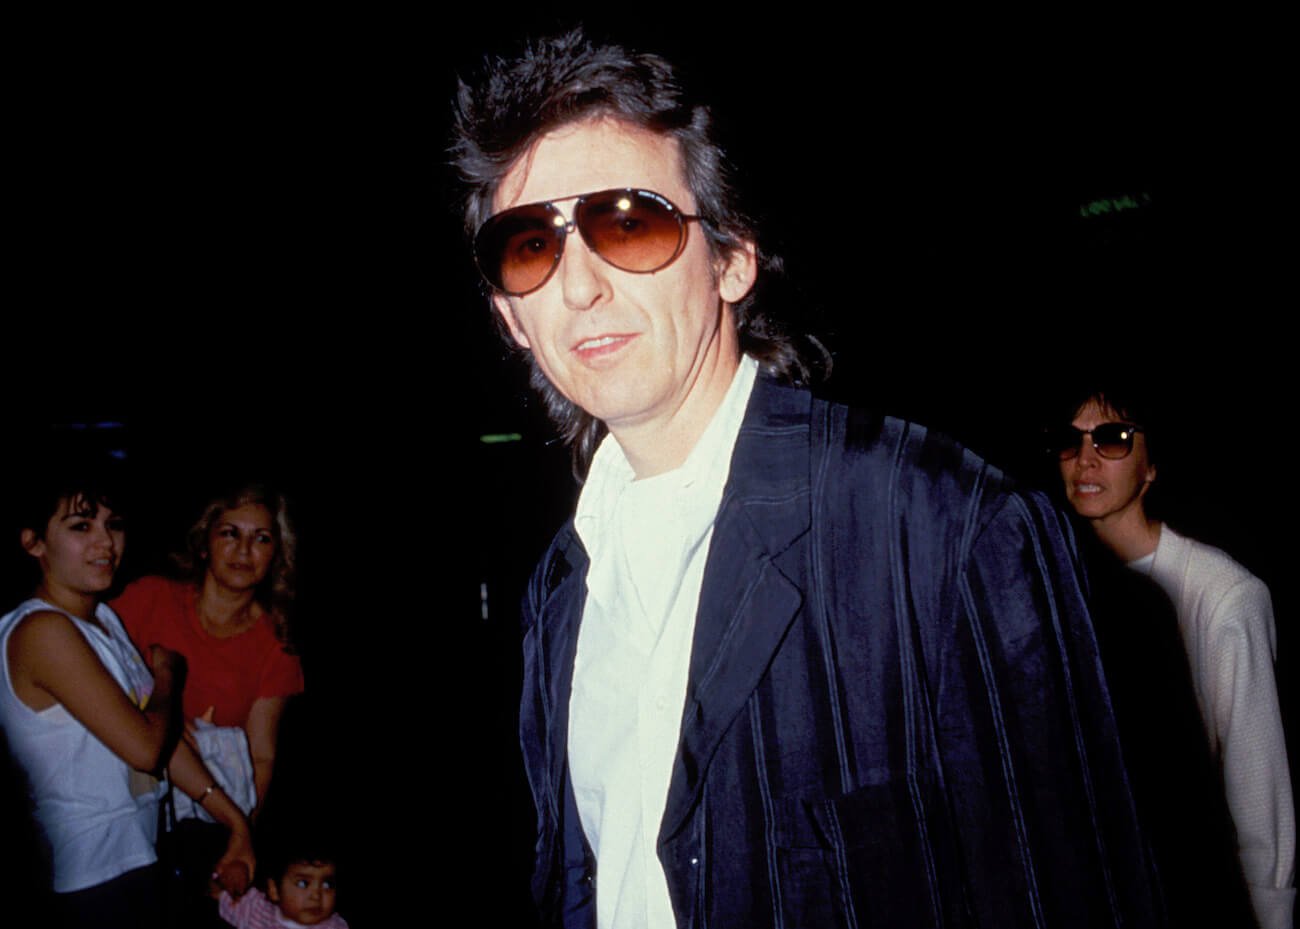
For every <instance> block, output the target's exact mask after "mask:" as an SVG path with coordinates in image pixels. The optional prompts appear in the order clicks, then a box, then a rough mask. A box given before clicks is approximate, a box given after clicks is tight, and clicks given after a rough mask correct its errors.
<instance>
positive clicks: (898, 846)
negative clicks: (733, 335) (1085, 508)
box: [521, 378, 1159, 929]
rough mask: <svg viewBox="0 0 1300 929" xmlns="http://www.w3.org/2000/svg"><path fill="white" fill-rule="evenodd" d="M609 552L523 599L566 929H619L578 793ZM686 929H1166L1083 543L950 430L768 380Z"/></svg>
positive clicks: (675, 820) (532, 765)
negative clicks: (601, 903)
mask: <svg viewBox="0 0 1300 929" xmlns="http://www.w3.org/2000/svg"><path fill="white" fill-rule="evenodd" d="M587 564H588V562H587V557H586V554H585V552H584V551H583V549H582V546H581V544H580V542H579V541H578V539H577V537H576V535H575V534H574V532H573V528H572V525H571V524H570V525H569V526H566V527H565V528H564V529H563V530H561V532H560V533H559V535H558V536H557V538H556V539H555V541H554V542H553V543H552V546H551V548H550V550H549V551H548V552H547V554H546V556H545V557H544V558H543V560H542V562H541V564H540V565H539V567H538V570H537V572H536V574H535V576H534V578H533V582H532V584H531V586H530V590H529V593H528V595H527V597H526V598H525V604H524V624H525V643H524V675H525V677H524V693H523V707H522V717H521V736H522V743H523V753H524V759H525V764H526V767H527V771H528V777H529V781H530V784H531V787H532V791H533V797H534V800H535V802H536V805H537V811H538V840H537V866H536V871H535V874H534V882H533V890H534V893H535V895H536V897H537V899H538V902H539V904H540V906H541V909H542V912H543V914H544V918H546V919H547V920H548V921H550V922H552V923H559V924H562V925H564V926H575V927H576V926H583V927H590V926H594V915H593V912H594V907H593V906H592V892H593V886H594V883H593V874H594V861H593V859H592V856H591V854H590V851H589V849H588V847H587V844H586V842H585V839H584V836H583V833H582V828H581V825H580V823H579V822H578V816H577V813H576V806H575V803H574V800H573V792H572V789H571V788H570V786H569V784H568V778H567V761H566V758H567V750H566V734H567V730H568V704H569V693H570V687H571V684H572V675H573V662H574V654H575V650H576V647H577V633H578V625H579V622H580V621H581V617H582V610H583V604H584V602H585V598H586V585H585V583H584V581H585V576H586V570H587ZM658 849H659V858H660V861H661V862H662V864H663V866H664V870H665V873H666V875H667V879H668V887H669V892H670V894H671V897H672V902H673V908H674V910H675V912H676V914H677V919H678V924H679V925H680V926H683V927H685V926H691V927H724V926H725V927H733V926H734V927H743V929H758V927H764V926H785V927H809V929H830V927H838V926H891V927H908V929H910V927H919V926H931V925H935V926H986V927H998V929H1003V927H1012V926H1080V927H1082V926H1089V927H1095V926H1119V925H1121V924H1122V925H1125V926H1148V925H1154V924H1158V918H1157V915H1156V914H1157V913H1158V910H1159V903H1158V894H1157V893H1156V891H1155V888H1154V884H1153V881H1152V879H1151V878H1150V877H1149V875H1150V873H1151V871H1150V869H1149V866H1148V862H1147V860H1146V858H1145V855H1144V852H1143V843H1142V841H1141V839H1140V837H1139V835H1138V831H1137V826H1136V821H1135V818H1134V814H1133V805H1132V800H1131V796H1130V791H1129V786H1128V783H1127V780H1126V776H1125V772H1124V768H1123V764H1122V761H1121V759H1120V755H1119V746H1118V741H1117V736H1116V732H1115V725H1114V721H1113V719H1112V716H1111V713H1110V709H1109V703H1108V699H1107V695H1106V689H1105V685H1104V684H1103V681H1102V677H1101V671H1100V667H1099V664H1098V658H1097V646H1096V640H1095V638H1094V636H1093V631H1092V627H1091V624H1090V622H1089V619H1088V615H1087V612H1086V609H1085V607H1084V605H1083V596H1082V592H1081V588H1080V577H1079V574H1078V570H1077V562H1076V559H1075V552H1074V549H1073V543H1072V537H1071V536H1070V535H1069V533H1068V528H1066V527H1063V525H1062V522H1061V520H1060V518H1059V516H1058V514H1057V512H1056V511H1055V510H1054V509H1053V508H1052V507H1051V506H1049V505H1048V504H1047V503H1046V502H1045V501H1044V500H1043V499H1041V498H1040V497H1039V496H1037V495H1033V494H1026V493H1020V492H1017V491H1015V490H1014V489H1013V488H1011V487H1009V486H1008V482H1007V481H1006V479H1005V478H1003V476H1002V475H1001V474H1000V473H999V472H998V471H996V470H995V469H993V468H991V467H990V466H988V465H987V464H985V463H984V462H983V461H981V460H980V459H978V458H977V457H975V456H974V455H972V454H971V453H970V452H967V451H965V450H963V449H962V448H960V447H958V446H957V445H955V444H953V443H952V442H950V441H947V440H945V439H943V438H941V437H938V436H935V435H933V434H931V433H928V432H927V431H926V430H925V429H923V428H921V427H919V426H916V425H913V424H909V423H905V422H902V421H899V420H895V419H887V418H886V419H882V418H876V417H871V416H868V415H866V414H862V413H859V412H857V411H854V410H851V409H849V408H847V407H844V406H839V405H835V404H830V403H826V402H823V401H820V400H817V399H814V398H813V397H812V396H811V395H810V394H808V393H806V392H803V391H796V390H791V389H787V388H783V387H779V386H777V385H775V384H773V383H771V382H770V381H767V380H764V379H762V378H760V379H759V381H758V383H757V384H756V386H755V389H754V393H753V395H752V396H751V398H750V403H749V407H748V410H747V412H746V415H745V420H744V425H743V426H742V428H741V431H740V435H739V438H738V440H737V444H736V450H735V453H734V455H733V458H732V466H731V473H730V476H729V478H728V481H727V485H726V489H725V491H724V493H723V497H722V502H721V505H720V507H719V510H718V515H717V521H716V523H715V527H714V533H713V539H712V543H711V547H710V550H709V556H708V562H707V567H706V569H705V573H704V581H703V587H702V590H701V594H700V605H699V612H698V615H697V618H696V627H695V638H694V644H693V651H692V655H691V667H690V678H689V682H688V685H687V694H686V704H685V710H684V712H683V718H682V728H681V741H680V745H679V750H678V755H677V759H676V762H675V766H674V770H673V775H672V782H671V786H670V788H669V793H668V800H667V807H666V809H665V810H664V817H663V821H662V823H661V825H660V831H659V844H658Z"/></svg>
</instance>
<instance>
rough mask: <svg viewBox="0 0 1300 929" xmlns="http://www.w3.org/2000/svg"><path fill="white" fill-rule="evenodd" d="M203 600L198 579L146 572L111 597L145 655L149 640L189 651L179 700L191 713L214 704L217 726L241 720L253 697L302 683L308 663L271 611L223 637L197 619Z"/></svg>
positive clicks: (280, 693)
mask: <svg viewBox="0 0 1300 929" xmlns="http://www.w3.org/2000/svg"><path fill="white" fill-rule="evenodd" d="M197 601H198V591H197V590H196V589H195V587H194V586H193V585H192V584H186V583H184V582H182V581H172V580H168V579H167V578H164V577H142V578H140V579H139V580H138V581H136V582H134V583H133V584H131V585H129V586H128V587H127V588H126V590H124V591H123V592H122V596H120V597H118V598H117V599H116V600H114V601H113V602H112V603H110V604H109V606H111V607H112V608H113V610H114V611H116V613H117V615H118V616H120V617H122V624H123V625H125V626H126V631H127V633H128V634H129V635H130V636H131V641H132V642H134V643H135V647H136V648H138V649H139V650H140V652H141V654H143V655H145V656H146V659H147V657H148V654H149V646H151V645H161V646H163V647H164V648H170V649H171V650H172V651H174V652H180V654H182V655H184V656H185V662H186V665H187V666H188V673H187V675H186V677H185V690H184V693H183V694H182V695H181V708H182V710H183V711H184V712H185V718H186V719H193V718H195V717H197V716H202V715H203V713H204V712H205V711H206V710H207V708H208V707H210V706H211V707H215V708H216V712H215V713H214V714H213V718H212V721H213V722H214V723H216V724H217V725H218V726H243V725H244V724H245V723H246V722H247V721H248V712H249V710H251V709H252V707H253V703H254V701H256V700H258V699H260V698H262V697H287V696H289V695H290V694H296V693H299V692H301V691H302V689H303V679H302V664H301V663H300V662H299V661H298V659H297V658H295V657H294V656H293V655H289V654H287V653H286V652H285V650H284V647H283V646H282V645H281V644H280V640H279V639H277V638H276V637H275V630H274V629H273V628H272V626H271V620H270V618H269V617H265V618H263V619H262V621H260V622H258V623H257V624H256V625H254V626H252V627H251V628H249V629H247V630H245V631H244V632H241V633H240V634H239V635H237V636H232V637H231V638H229V639H218V638H216V637H214V636H211V635H209V634H208V633H207V631H206V630H204V628H203V626H202V625H201V624H200V623H199V615H198V611H197V609H196V604H197Z"/></svg>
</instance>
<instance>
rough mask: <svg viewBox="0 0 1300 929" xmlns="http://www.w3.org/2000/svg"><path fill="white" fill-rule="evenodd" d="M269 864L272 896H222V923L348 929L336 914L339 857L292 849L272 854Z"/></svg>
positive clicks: (249, 927) (253, 928)
mask: <svg viewBox="0 0 1300 929" xmlns="http://www.w3.org/2000/svg"><path fill="white" fill-rule="evenodd" d="M265 861H266V864H267V865H268V867H267V872H266V873H267V874H268V875H269V877H268V878H267V881H266V894H265V895H263V894H262V892H261V891H260V890H257V889H256V888H252V889H250V890H249V891H248V893H246V894H244V895H243V896H242V897H240V898H239V899H235V898H233V897H231V896H230V894H229V893H228V892H227V891H225V890H223V891H221V894H220V896H219V897H218V898H217V899H218V907H219V910H220V913H221V918H222V919H224V920H225V921H226V922H228V923H230V924H231V925H232V926H235V927H236V929H286V927H287V929H296V927H298V926H316V927H319V929H348V923H347V920H345V919H344V918H343V917H342V916H340V915H338V914H337V913H335V912H334V894H335V890H334V887H335V877H334V875H335V867H334V858H333V856H332V855H331V854H330V853H329V852H328V851H327V850H324V849H320V848H316V847H312V846H308V845H304V844H291V845H286V846H284V847H282V848H280V849H278V850H272V854H270V855H268V856H267V857H266V859H265Z"/></svg>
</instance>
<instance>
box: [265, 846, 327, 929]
mask: <svg viewBox="0 0 1300 929" xmlns="http://www.w3.org/2000/svg"><path fill="white" fill-rule="evenodd" d="M266 890H267V896H268V897H270V898H271V900H272V901H274V902H275V903H277V904H279V906H280V912H281V913H283V914H284V915H285V916H287V917H288V918H289V919H292V920H294V921H295V922H299V923H302V924H303V925H304V926H314V925H316V924H317V923H320V922H324V921H325V920H327V919H329V918H330V916H331V915H332V914H333V913H334V865H332V864H330V863H329V862H324V861H320V862H315V863H313V862H310V861H295V862H294V863H293V864H291V865H289V867H288V868H286V869H285V872H284V876H283V877H281V878H280V879H279V880H278V881H275V880H273V881H270V882H269V884H268V886H267V888H266Z"/></svg>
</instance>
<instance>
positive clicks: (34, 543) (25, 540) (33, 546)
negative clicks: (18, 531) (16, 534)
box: [19, 529, 45, 558]
mask: <svg viewBox="0 0 1300 929" xmlns="http://www.w3.org/2000/svg"><path fill="white" fill-rule="evenodd" d="M19 541H21V542H22V545H23V551H25V552H27V554H29V555H31V556H32V557H33V558H40V557H41V556H42V555H44V554H45V540H44V539H38V538H37V537H36V531H35V530H33V529H24V530H23V531H22V535H21V536H20V538H19Z"/></svg>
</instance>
